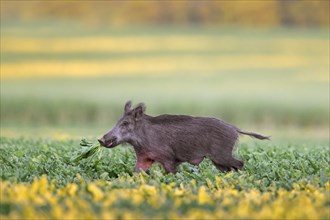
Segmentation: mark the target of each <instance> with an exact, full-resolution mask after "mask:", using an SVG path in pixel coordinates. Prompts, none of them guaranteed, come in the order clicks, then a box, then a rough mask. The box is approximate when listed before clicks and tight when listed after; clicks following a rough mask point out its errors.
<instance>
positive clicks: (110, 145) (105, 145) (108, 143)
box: [99, 138, 117, 148]
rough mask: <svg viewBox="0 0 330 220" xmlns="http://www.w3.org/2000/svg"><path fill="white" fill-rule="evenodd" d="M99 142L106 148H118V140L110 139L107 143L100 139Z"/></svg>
mask: <svg viewBox="0 0 330 220" xmlns="http://www.w3.org/2000/svg"><path fill="white" fill-rule="evenodd" d="M99 142H100V144H101V145H102V146H103V147H106V148H112V147H115V146H117V139H116V138H113V139H110V140H107V141H104V140H101V139H100V140H99Z"/></svg>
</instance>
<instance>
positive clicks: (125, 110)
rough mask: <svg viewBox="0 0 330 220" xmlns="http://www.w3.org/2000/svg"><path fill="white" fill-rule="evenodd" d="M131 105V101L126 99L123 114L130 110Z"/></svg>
mask: <svg viewBox="0 0 330 220" xmlns="http://www.w3.org/2000/svg"><path fill="white" fill-rule="evenodd" d="M131 107H132V102H131V101H127V102H126V104H125V107H124V114H126V113H128V112H129V111H130V110H131Z"/></svg>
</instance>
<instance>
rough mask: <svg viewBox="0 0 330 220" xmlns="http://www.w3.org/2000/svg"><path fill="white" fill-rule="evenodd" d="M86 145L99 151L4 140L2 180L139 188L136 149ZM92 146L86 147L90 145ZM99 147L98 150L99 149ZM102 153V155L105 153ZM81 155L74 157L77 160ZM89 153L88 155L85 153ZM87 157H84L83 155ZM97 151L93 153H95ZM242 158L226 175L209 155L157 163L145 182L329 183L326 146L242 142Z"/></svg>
mask: <svg viewBox="0 0 330 220" xmlns="http://www.w3.org/2000/svg"><path fill="white" fill-rule="evenodd" d="M84 144H86V145H88V146H89V147H90V146H91V147H92V148H93V147H94V146H96V147H97V151H95V152H94V153H95V154H94V155H93V156H91V157H88V150H89V149H91V148H87V150H86V149H82V148H81V146H79V143H78V142H77V141H73V140H68V141H53V140H32V139H7V138H1V148H0V163H1V164H2V165H1V168H2V169H1V179H2V180H11V181H16V182H32V181H33V179H34V178H35V177H40V176H42V175H47V178H48V179H49V180H53V181H56V185H57V186H64V185H66V184H68V183H70V182H79V180H78V179H77V174H79V175H81V176H82V177H83V178H84V179H85V181H93V180H111V181H112V182H113V184H114V186H117V187H119V188H122V187H124V188H125V187H134V186H135V185H139V184H140V183H141V181H140V175H139V174H136V173H134V172H133V167H134V164H135V154H134V151H133V149H132V148H131V147H125V146H119V147H116V148H114V149H105V148H104V149H103V150H100V149H99V146H98V145H96V144H94V145H93V144H92V143H90V142H85V143H84ZM85 147H86V146H85ZM96 147H95V148H96ZM99 152H101V153H99ZM77 153H78V156H80V158H79V159H76V160H72V158H77ZM81 153H83V154H81ZM81 155H84V156H81ZM90 155H92V154H90ZM237 156H238V157H240V158H241V159H242V160H243V161H244V162H245V167H244V169H243V170H242V171H238V172H230V173H223V172H220V171H218V170H217V169H216V167H215V166H214V165H213V164H212V162H211V161H210V160H208V159H205V160H204V161H203V162H202V163H201V164H200V165H199V166H193V165H191V164H188V163H183V164H182V165H181V166H180V168H179V170H180V172H178V173H177V174H165V172H164V170H163V168H162V167H161V166H160V165H159V164H154V165H153V167H152V168H151V169H150V174H149V175H147V174H145V173H142V175H143V176H145V178H144V180H143V182H146V183H148V184H150V185H155V186H158V185H159V184H161V183H171V182H175V183H176V184H178V185H179V184H180V183H189V182H191V180H195V181H196V184H197V185H205V184H208V183H207V181H206V180H207V179H208V181H211V182H212V183H213V184H214V183H215V181H216V179H215V178H216V177H221V179H222V182H221V183H220V186H222V187H224V188H226V187H228V186H229V187H234V188H236V189H239V190H248V189H255V188H257V189H259V190H261V191H267V190H268V189H269V187H275V188H285V189H288V190H290V189H292V187H293V184H295V183H310V184H313V185H315V186H324V184H325V183H326V181H329V177H330V168H329V162H330V161H329V158H330V152H329V150H328V148H327V146H324V145H309V146H307V145H303V144H297V145H288V144H283V145H274V144H272V143H265V142H263V143H259V142H258V143H255V142H249V143H243V144H240V145H239V146H238V152H237ZM118 178H119V179H122V178H124V179H125V178H133V179H135V181H130V182H127V183H126V184H123V181H119V182H118V185H116V184H117V179H118Z"/></svg>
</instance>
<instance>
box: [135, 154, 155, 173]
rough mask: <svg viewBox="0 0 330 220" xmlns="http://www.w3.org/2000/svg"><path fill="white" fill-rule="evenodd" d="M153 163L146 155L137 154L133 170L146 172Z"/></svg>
mask: <svg viewBox="0 0 330 220" xmlns="http://www.w3.org/2000/svg"><path fill="white" fill-rule="evenodd" d="M153 163H154V160H152V159H150V158H148V157H146V156H143V155H137V161H136V165H135V168H134V171H135V172H137V173H138V172H140V171H141V170H143V171H144V172H147V171H148V169H149V168H150V167H151V165H152V164H153Z"/></svg>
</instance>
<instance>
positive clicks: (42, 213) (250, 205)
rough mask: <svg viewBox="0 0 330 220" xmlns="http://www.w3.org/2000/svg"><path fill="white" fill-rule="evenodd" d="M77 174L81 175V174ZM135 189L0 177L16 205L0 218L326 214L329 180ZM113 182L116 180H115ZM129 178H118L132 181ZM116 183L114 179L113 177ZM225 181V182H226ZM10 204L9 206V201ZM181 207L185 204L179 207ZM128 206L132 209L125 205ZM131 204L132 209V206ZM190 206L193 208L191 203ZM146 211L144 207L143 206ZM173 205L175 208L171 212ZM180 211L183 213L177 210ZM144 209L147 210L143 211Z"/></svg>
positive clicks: (4, 193)
mask: <svg viewBox="0 0 330 220" xmlns="http://www.w3.org/2000/svg"><path fill="white" fill-rule="evenodd" d="M228 175H230V174H228ZM78 178H80V179H81V177H80V176H78ZM136 178H140V181H141V182H142V184H141V185H140V186H137V187H136V188H126V189H125V188H117V187H114V185H113V184H112V182H104V181H95V182H90V183H86V182H84V181H83V180H82V182H81V184H79V185H78V184H76V183H70V184H68V185H66V186H65V187H62V188H59V189H57V188H56V187H55V186H54V184H53V183H49V182H48V181H47V179H46V176H43V177H42V178H41V179H40V180H39V179H35V180H34V182H33V183H31V184H28V183H18V184H17V183H10V182H8V181H1V184H0V186H1V202H2V204H11V205H14V206H15V211H13V212H11V213H10V215H9V216H1V218H2V219H31V218H33V219H43V218H51V219H77V218H84V219H99V218H102V219H118V218H120V219H143V218H146V217H148V215H149V217H152V218H168V219H177V218H180V217H181V218H182V217H184V218H185V219H226V218H234V219H247V218H252V219H326V218H328V217H329V209H328V208H327V204H329V202H330V199H329V193H330V191H329V190H330V183H329V182H328V183H327V184H326V189H322V188H317V187H313V186H312V185H298V184H296V185H295V186H294V187H295V189H293V190H291V191H286V190H283V189H279V190H271V191H268V192H260V191H259V190H248V191H239V190H237V189H234V188H232V187H235V186H230V185H228V184H227V186H226V188H223V184H224V183H225V182H223V180H222V179H221V178H218V177H216V184H215V185H213V184H212V182H211V181H207V182H208V184H207V186H199V187H198V186H196V182H194V181H191V183H190V184H186V185H185V184H180V186H176V183H175V182H173V183H171V184H161V185H160V186H157V187H156V186H152V185H147V184H144V183H143V181H144V177H143V175H142V174H141V175H140V176H139V177H136ZM117 181H118V180H117ZM136 181H137V180H136V179H134V178H121V179H119V182H121V183H122V184H127V183H129V182H131V183H136ZM117 184H118V182H117ZM225 184H226V183H225ZM9 206H10V205H9ZM186 206H190V208H189V209H188V210H187V211H184V210H185V208H184V207H186ZM130 207H131V208H130ZM133 207H134V208H133ZM193 207H195V208H193ZM148 210H149V211H148ZM173 210H175V211H173ZM178 210H181V211H182V213H181V214H180V211H178ZM148 213H149V214H148Z"/></svg>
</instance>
